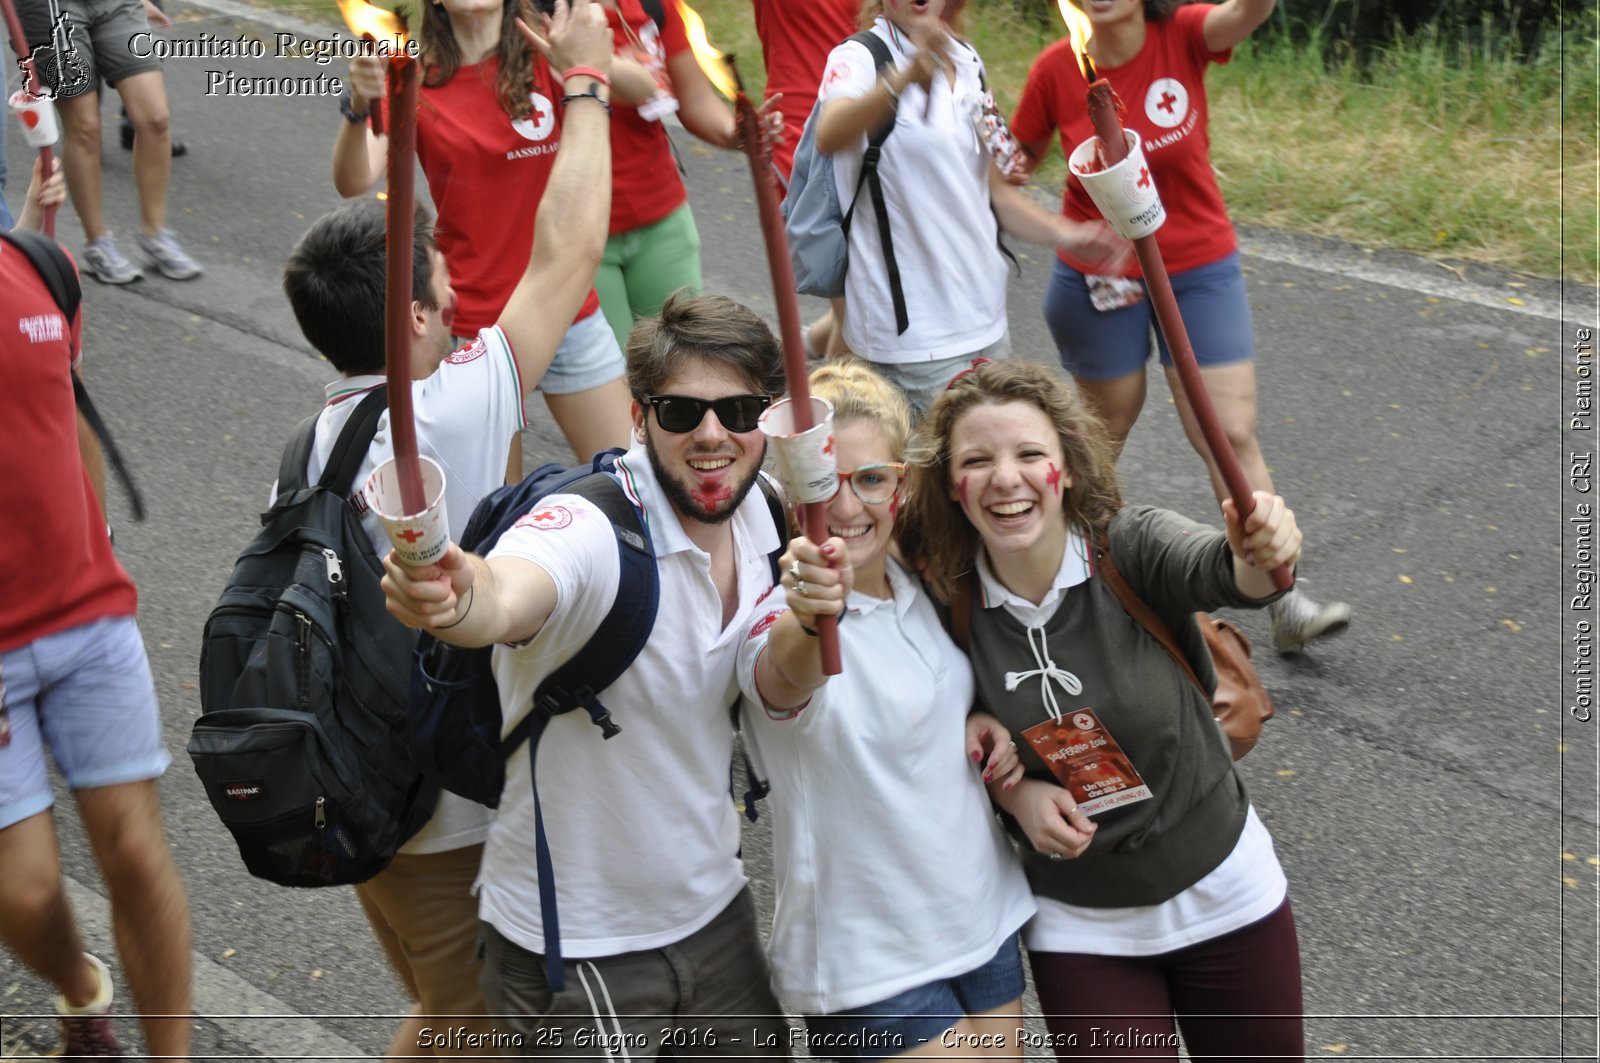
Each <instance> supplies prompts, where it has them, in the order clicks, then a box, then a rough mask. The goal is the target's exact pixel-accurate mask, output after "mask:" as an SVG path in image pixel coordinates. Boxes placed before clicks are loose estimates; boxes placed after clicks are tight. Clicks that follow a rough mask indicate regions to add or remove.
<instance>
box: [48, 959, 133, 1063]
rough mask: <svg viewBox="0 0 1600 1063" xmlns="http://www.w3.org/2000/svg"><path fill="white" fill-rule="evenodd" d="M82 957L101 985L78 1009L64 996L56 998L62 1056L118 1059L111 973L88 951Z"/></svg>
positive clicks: (118, 1047) (120, 1051)
mask: <svg viewBox="0 0 1600 1063" xmlns="http://www.w3.org/2000/svg"><path fill="white" fill-rule="evenodd" d="M84 956H85V957H86V958H87V959H88V961H89V963H90V965H91V966H93V967H94V970H95V974H96V975H97V976H98V977H99V979H100V988H99V990H98V991H97V992H96V993H95V996H94V999H93V1000H91V1001H90V1002H89V1003H87V1004H85V1005H84V1006H83V1007H81V1008H75V1007H73V1006H72V1005H71V1004H68V1003H67V1000H66V998H65V997H62V996H58V997H56V1014H57V1015H59V1016H60V1017H61V1039H62V1042H63V1044H62V1048H61V1058H62V1059H64V1060H74V1061H75V1060H80V1059H121V1058H122V1045H121V1044H120V1043H118V1041H117V1035H116V1033H115V1032H113V1031H112V1029H111V996H112V986H111V972H110V971H108V970H106V965H105V964H104V963H101V962H100V958H99V957H97V956H95V955H93V954H92V953H87V952H86V953H84Z"/></svg>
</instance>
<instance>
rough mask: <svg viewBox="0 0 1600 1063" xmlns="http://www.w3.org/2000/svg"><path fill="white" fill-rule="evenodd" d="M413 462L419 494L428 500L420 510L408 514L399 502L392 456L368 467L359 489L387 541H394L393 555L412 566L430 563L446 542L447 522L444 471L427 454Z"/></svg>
mask: <svg viewBox="0 0 1600 1063" xmlns="http://www.w3.org/2000/svg"><path fill="white" fill-rule="evenodd" d="M417 464H418V465H420V466H421V467H422V497H423V498H426V499H427V500H428V505H427V508H426V509H424V510H423V511H422V512H421V513H410V514H408V513H406V511H405V506H404V505H402V504H401V501H400V466H399V465H398V464H396V462H395V460H394V459H393V458H390V459H389V460H387V461H385V462H384V463H383V464H381V465H379V466H378V467H377V468H376V469H373V470H372V475H371V476H369V477H367V485H366V487H364V488H362V491H361V493H362V495H363V497H365V498H366V500H367V505H368V506H370V507H371V508H372V511H373V512H374V513H376V514H377V515H378V520H379V522H380V523H382V524H383V530H384V532H385V533H386V534H387V535H388V536H389V542H391V543H393V544H394V554H395V557H397V558H398V559H399V560H400V562H401V564H405V565H410V566H412V567H414V568H416V567H421V566H423V565H431V564H433V563H434V562H435V561H437V560H439V559H440V558H441V557H443V556H444V551H445V547H447V546H449V545H450V524H449V522H448V521H447V520H446V519H445V512H444V470H443V469H441V468H439V465H438V463H437V462H435V461H434V460H433V459H432V458H430V457H428V456H427V455H420V456H418V458H417Z"/></svg>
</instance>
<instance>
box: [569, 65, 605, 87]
mask: <svg viewBox="0 0 1600 1063" xmlns="http://www.w3.org/2000/svg"><path fill="white" fill-rule="evenodd" d="M582 77H590V78H594V79H595V80H596V81H598V82H600V84H602V85H604V86H605V87H606V88H608V89H609V88H610V87H611V78H610V77H609V76H608V75H607V74H606V72H605V71H603V70H597V69H595V68H594V67H592V66H575V67H572V68H570V69H567V70H563V71H562V72H561V82H562V84H566V83H567V82H568V81H570V80H572V79H573V78H582Z"/></svg>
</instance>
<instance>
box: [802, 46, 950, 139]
mask: <svg viewBox="0 0 1600 1063" xmlns="http://www.w3.org/2000/svg"><path fill="white" fill-rule="evenodd" d="M912 40H913V42H914V43H915V44H916V51H915V52H913V53H912V55H911V62H910V64H909V65H907V66H906V67H905V69H903V70H902V69H898V68H895V67H886V68H884V70H883V71H882V73H881V74H879V75H878V78H877V80H876V81H874V82H873V83H872V85H870V86H869V87H868V88H867V90H866V91H865V92H863V93H862V94H860V95H859V96H839V97H836V98H835V99H831V100H828V101H827V102H826V103H824V104H823V105H822V111H821V113H820V114H818V115H817V150H818V151H819V152H821V153H822V154H824V155H832V154H834V153H835V152H837V151H842V150H843V149H845V148H848V147H850V146H851V145H852V144H854V143H855V142H856V141H858V140H860V139H861V138H862V137H863V136H866V135H868V134H870V133H874V132H876V131H877V130H879V129H882V128H883V127H884V126H885V125H887V124H888V123H890V122H892V121H894V114H895V108H896V107H898V106H899V103H900V94H901V93H903V92H904V91H905V90H906V89H908V88H910V87H911V86H912V85H920V86H921V87H922V88H923V90H924V91H926V90H927V89H928V87H929V86H930V85H932V84H933V79H934V77H935V76H936V75H939V74H942V72H943V71H945V70H947V69H948V68H949V65H950V62H949V60H948V59H946V58H945V49H946V48H947V47H948V46H949V43H950V37H949V34H947V33H945V32H943V31H942V30H940V31H936V32H933V33H921V32H919V33H918V34H917V35H915V36H913V37H912ZM858 47H859V46H858ZM862 51H863V52H865V49H862ZM865 61H867V62H870V61H871V60H870V58H869V59H867V60H865Z"/></svg>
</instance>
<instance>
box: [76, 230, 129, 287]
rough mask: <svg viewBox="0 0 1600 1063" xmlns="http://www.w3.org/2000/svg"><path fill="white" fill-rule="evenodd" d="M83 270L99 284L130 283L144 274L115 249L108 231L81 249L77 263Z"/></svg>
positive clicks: (115, 246)
mask: <svg viewBox="0 0 1600 1063" xmlns="http://www.w3.org/2000/svg"><path fill="white" fill-rule="evenodd" d="M79 264H80V266H81V267H82V268H83V271H84V272H86V273H88V274H89V276H91V277H93V278H94V279H95V280H97V281H99V282H100V283H101V284H132V283H133V282H134V281H136V280H139V279H140V278H141V277H143V276H144V270H142V269H140V268H139V267H138V266H135V265H134V264H133V263H132V262H129V261H128V260H127V259H126V258H125V257H123V254H122V252H121V251H119V250H118V249H117V242H116V240H114V239H112V236H111V234H110V233H106V234H105V235H104V236H102V237H100V238H98V239H95V240H90V241H89V246H88V247H85V248H84V249H83V259H82V261H81V262H80V263H79Z"/></svg>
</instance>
